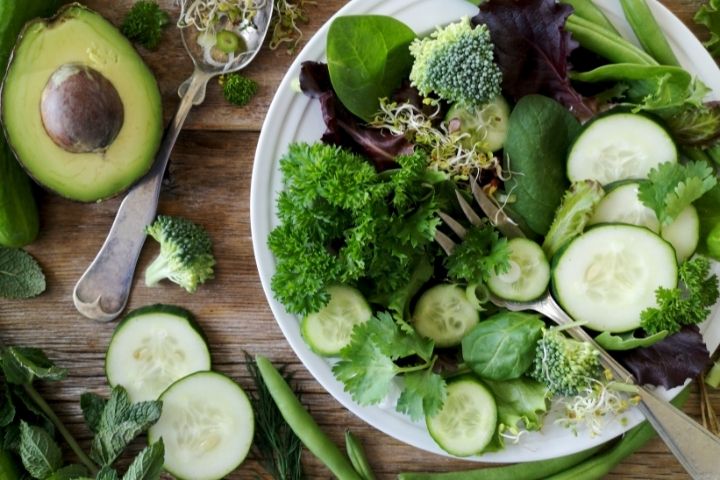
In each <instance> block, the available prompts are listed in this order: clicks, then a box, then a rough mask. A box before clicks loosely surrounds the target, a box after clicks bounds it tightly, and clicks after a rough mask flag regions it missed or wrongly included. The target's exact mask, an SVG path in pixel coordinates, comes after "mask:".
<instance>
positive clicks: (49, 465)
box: [20, 422, 62, 480]
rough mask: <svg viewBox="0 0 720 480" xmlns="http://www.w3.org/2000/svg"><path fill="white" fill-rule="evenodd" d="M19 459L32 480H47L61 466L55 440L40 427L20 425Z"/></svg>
mask: <svg viewBox="0 0 720 480" xmlns="http://www.w3.org/2000/svg"><path fill="white" fill-rule="evenodd" d="M20 458H21V459H22V463H23V466H24V467H25V470H27V471H28V473H29V474H30V475H32V477H33V478H38V479H40V480H43V479H45V478H48V477H49V476H50V475H52V474H53V472H55V471H56V470H58V469H60V467H61V466H62V452H61V451H60V447H59V446H58V445H57V443H55V440H53V438H52V437H51V436H50V434H49V433H47V432H46V431H45V430H43V429H42V428H40V427H35V426H30V425H28V424H27V423H26V422H21V423H20Z"/></svg>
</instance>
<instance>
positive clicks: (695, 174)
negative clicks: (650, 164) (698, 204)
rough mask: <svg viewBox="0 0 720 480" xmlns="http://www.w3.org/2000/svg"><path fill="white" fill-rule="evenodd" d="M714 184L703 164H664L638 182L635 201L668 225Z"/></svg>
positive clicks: (710, 174)
mask: <svg viewBox="0 0 720 480" xmlns="http://www.w3.org/2000/svg"><path fill="white" fill-rule="evenodd" d="M716 184H717V177H715V172H714V170H713V169H712V167H710V165H708V164H707V162H703V161H699V162H688V163H687V164H686V165H682V164H679V163H672V162H666V163H663V164H661V165H659V166H658V167H657V168H653V169H652V170H650V173H649V174H648V179H647V180H645V181H642V182H640V187H639V188H638V198H639V199H640V201H641V202H642V203H643V204H644V205H645V206H646V207H648V208H650V209H652V210H653V211H654V212H655V214H656V215H657V218H658V220H660V223H662V224H663V225H669V224H671V223H672V222H673V221H674V220H675V219H676V218H677V216H678V215H680V213H681V212H682V211H683V210H684V209H685V208H687V207H688V206H690V205H691V204H692V203H693V202H694V201H696V200H698V199H699V198H700V197H702V196H703V195H704V194H705V193H707V192H709V191H710V190H712V188H713V187H715V185H716Z"/></svg>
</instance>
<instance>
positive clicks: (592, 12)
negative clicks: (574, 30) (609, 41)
mask: <svg viewBox="0 0 720 480" xmlns="http://www.w3.org/2000/svg"><path fill="white" fill-rule="evenodd" d="M560 3H564V4H566V5H570V6H571V7H573V10H575V15H577V16H578V17H580V18H584V19H585V20H587V21H589V22H592V23H594V24H595V25H597V26H599V27H602V28H604V29H605V30H607V31H609V32H612V33H614V34H615V35H618V36H619V35H620V32H618V31H617V29H616V28H615V25H613V24H612V23H610V20H608V18H607V17H606V16H605V14H604V13H603V11H602V10H600V9H599V8H598V7H597V6H596V5H595V4H594V3H593V2H592V0H561V1H560Z"/></svg>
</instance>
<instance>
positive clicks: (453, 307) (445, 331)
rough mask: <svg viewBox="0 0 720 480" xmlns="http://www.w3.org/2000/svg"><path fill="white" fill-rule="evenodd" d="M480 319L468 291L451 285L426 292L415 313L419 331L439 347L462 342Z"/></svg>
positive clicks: (437, 286) (444, 285)
mask: <svg viewBox="0 0 720 480" xmlns="http://www.w3.org/2000/svg"><path fill="white" fill-rule="evenodd" d="M479 321H480V314H479V312H478V311H477V309H476V308H475V305H474V304H473V302H472V301H470V299H469V298H468V296H467V293H466V292H465V290H464V289H462V288H460V287H458V286H457V285H448V284H442V285H436V286H434V287H432V288H431V289H429V290H427V291H425V293H423V294H422V295H421V296H420V299H419V300H418V302H417V305H415V311H414V312H413V316H412V322H413V325H414V326H415V330H416V331H417V332H418V333H419V334H420V335H422V336H424V337H427V338H430V339H432V340H433V341H434V342H435V345H436V346H438V347H452V346H455V345H458V344H459V343H460V341H461V340H462V338H463V337H464V336H465V334H466V333H467V332H469V331H470V329H472V327H474V326H475V325H477V323H478V322H479Z"/></svg>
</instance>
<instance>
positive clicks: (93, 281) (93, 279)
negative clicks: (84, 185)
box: [73, 69, 212, 322]
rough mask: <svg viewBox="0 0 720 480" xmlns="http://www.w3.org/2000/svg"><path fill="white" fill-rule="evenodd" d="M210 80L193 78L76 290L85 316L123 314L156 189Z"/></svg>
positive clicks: (110, 317) (78, 305) (76, 300)
mask: <svg viewBox="0 0 720 480" xmlns="http://www.w3.org/2000/svg"><path fill="white" fill-rule="evenodd" d="M211 76H212V75H211V74H208V73H205V72H203V71H201V70H198V69H196V70H195V72H193V75H192V77H190V84H189V86H188V88H187V91H186V92H185V95H184V96H183V97H182V100H181V101H180V105H179V106H178V109H177V112H176V113H175V117H174V118H173V120H172V122H171V123H170V125H169V126H168V127H167V129H166V130H165V135H164V136H163V141H162V144H161V146H160V150H159V151H158V153H157V156H156V157H155V163H153V166H152V168H151V169H150V171H149V172H148V173H147V175H145V176H144V177H143V178H142V179H141V180H140V181H139V182H138V183H137V184H136V185H135V186H134V187H132V188H131V189H130V191H128V193H127V194H126V195H125V198H124V199H123V201H122V203H121V204H120V208H119V209H118V212H117V214H116V216H115V221H114V222H113V224H112V227H111V228H110V233H108V236H107V238H106V239H105V243H104V244H103V246H102V248H101V249H100V251H99V252H98V254H97V256H96V257H95V260H93V262H92V263H91V264H90V266H89V267H88V269H87V270H86V271H85V273H84V274H83V276H82V277H80V280H79V281H78V283H77V285H75V290H74V291H73V301H74V303H75V308H77V309H78V311H79V312H80V313H82V314H83V315H84V316H86V317H88V318H92V319H93V320H97V321H101V322H108V321H110V320H113V319H115V318H116V317H117V316H118V315H120V313H121V312H122V311H123V309H124V308H125V305H126V303H127V300H128V296H129V294H130V287H131V285H132V279H133V274H134V272H135V265H136V263H137V259H138V256H139V255H140V250H141V249H142V246H143V243H144V242H145V227H146V226H147V225H149V224H150V223H152V221H153V219H154V218H155V212H156V210H157V204H158V197H159V195H160V186H161V183H162V179H163V175H164V174H165V168H166V167H167V163H168V159H169V158H170V153H171V152H172V149H173V147H174V146H175V141H176V140H177V138H178V135H179V134H180V130H181V129H182V126H183V124H184V123H185V119H186V118H187V115H188V113H189V112H190V109H191V108H192V105H193V100H194V99H195V96H196V94H198V93H199V92H202V91H204V89H205V86H206V84H207V82H208V80H209V79H210V77H211Z"/></svg>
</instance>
